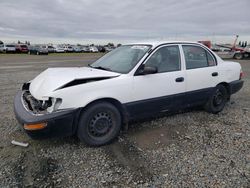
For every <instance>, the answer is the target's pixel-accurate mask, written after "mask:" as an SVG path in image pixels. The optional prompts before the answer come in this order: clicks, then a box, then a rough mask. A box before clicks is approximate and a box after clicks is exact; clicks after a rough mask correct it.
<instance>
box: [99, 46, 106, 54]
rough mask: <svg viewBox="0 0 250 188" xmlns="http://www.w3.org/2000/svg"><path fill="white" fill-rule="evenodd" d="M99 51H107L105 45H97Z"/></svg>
mask: <svg viewBox="0 0 250 188" xmlns="http://www.w3.org/2000/svg"><path fill="white" fill-rule="evenodd" d="M97 48H98V51H99V52H102V53H104V52H106V50H105V48H104V47H103V46H97Z"/></svg>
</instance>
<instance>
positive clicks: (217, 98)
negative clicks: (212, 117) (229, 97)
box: [213, 89, 224, 106]
mask: <svg viewBox="0 0 250 188" xmlns="http://www.w3.org/2000/svg"><path fill="white" fill-rule="evenodd" d="M223 98H224V97H223V93H222V92H221V91H220V90H219V89H217V90H216V92H215V95H214V100H213V103H214V105H215V106H220V105H221V104H222V103H223Z"/></svg>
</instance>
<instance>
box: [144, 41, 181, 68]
mask: <svg viewBox="0 0 250 188" xmlns="http://www.w3.org/2000/svg"><path fill="white" fill-rule="evenodd" d="M145 66H154V67H157V70H158V73H162V72H171V71H178V70H180V69H181V60H180V51H179V47H178V46H177V45H176V46H165V47H162V48H160V49H158V50H157V51H156V52H155V53H154V54H153V55H152V56H151V57H150V58H149V59H148V61H147V62H146V64H145Z"/></svg>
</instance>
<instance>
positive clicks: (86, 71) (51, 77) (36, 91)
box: [30, 67, 120, 100]
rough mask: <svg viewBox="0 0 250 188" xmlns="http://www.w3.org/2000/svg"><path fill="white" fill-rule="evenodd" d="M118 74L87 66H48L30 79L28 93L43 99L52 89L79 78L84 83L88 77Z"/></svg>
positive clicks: (104, 77)
mask: <svg viewBox="0 0 250 188" xmlns="http://www.w3.org/2000/svg"><path fill="white" fill-rule="evenodd" d="M119 75H120V74H119V73H114V72H109V71H104V70H99V69H93V68H88V67H74V68H49V69H47V70H45V71H44V72H42V73H41V74H39V75H38V76H37V77H36V78H35V79H33V80H32V81H31V83H30V93H31V94H32V95H33V96H34V97H35V98H36V99H39V100H43V99H46V98H47V97H48V96H50V95H51V93H52V92H53V91H55V90H58V89H60V88H63V87H64V86H65V85H67V84H70V83H72V82H75V81H79V80H80V81H81V82H82V84H84V81H85V80H86V81H87V80H88V79H94V80H95V79H96V80H98V78H100V79H101V78H103V79H106V78H112V77H116V76H119Z"/></svg>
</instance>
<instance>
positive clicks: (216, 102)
mask: <svg viewBox="0 0 250 188" xmlns="http://www.w3.org/2000/svg"><path fill="white" fill-rule="evenodd" d="M227 100H228V92H227V89H226V88H225V86H223V85H218V86H216V87H215V89H214V91H213V92H212V95H211V96H210V98H209V100H208V101H207V103H206V105H205V110H206V111H207V112H210V113H213V114H217V113H219V112H221V111H222V110H223V108H224V107H225V105H226V102H227Z"/></svg>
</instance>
